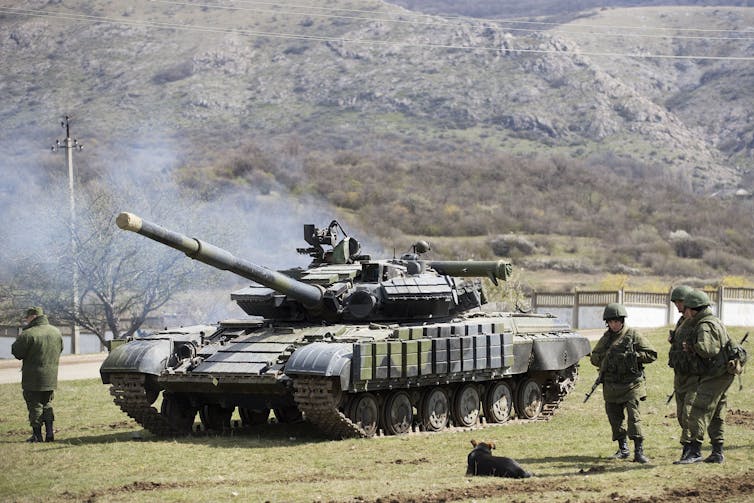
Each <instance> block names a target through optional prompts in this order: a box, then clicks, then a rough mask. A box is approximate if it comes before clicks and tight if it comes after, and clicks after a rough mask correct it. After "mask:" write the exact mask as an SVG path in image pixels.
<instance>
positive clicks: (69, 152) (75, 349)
mask: <svg viewBox="0 0 754 503" xmlns="http://www.w3.org/2000/svg"><path fill="white" fill-rule="evenodd" d="M60 125H61V126H62V127H63V129H65V140H63V144H61V143H60V140H55V145H53V146H52V151H53V152H57V151H58V150H59V149H61V148H64V149H65V158H66V163H67V164H68V202H69V206H70V212H71V214H70V217H71V227H70V232H71V271H72V278H71V279H72V281H73V299H72V300H73V303H72V306H71V307H72V316H71V354H74V355H75V354H78V353H80V351H81V348H80V345H79V336H80V333H79V326H78V325H77V324H76V316H77V314H78V312H79V272H78V266H77V265H76V256H77V251H78V250H77V246H76V200H75V198H74V196H73V151H74V149H75V150H82V149H83V148H84V147H83V145H80V144H79V142H78V140H76V139H71V123H70V117H68V116H67V115H66V116H65V119H64V120H62V121H61V122H60Z"/></svg>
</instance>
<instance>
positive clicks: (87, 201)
mask: <svg viewBox="0 0 754 503" xmlns="http://www.w3.org/2000/svg"><path fill="white" fill-rule="evenodd" d="M164 199H170V198H166V197H163V198H154V199H153V200H152V202H151V203H149V205H150V207H149V209H148V210H149V211H150V214H151V215H153V216H154V217H156V218H162V217H164V216H165V214H163V212H164V213H167V212H168V211H169V210H171V209H172V210H173V211H174V210H175V209H176V208H175V206H173V207H172V208H171V207H170V204H169V201H168V204H166V203H165V201H161V200H164ZM124 200H129V201H131V198H129V197H128V196H127V195H125V194H122V193H121V194H117V193H115V192H113V191H111V188H110V187H107V186H105V185H99V184H96V183H90V184H88V185H87V186H86V187H85V188H84V189H83V190H81V191H80V193H79V201H80V205H79V206H80V207H81V208H82V210H81V211H80V212H79V214H78V216H77V220H76V225H75V229H74V232H73V239H75V242H76V249H77V253H76V256H75V257H71V253H70V235H71V234H70V227H69V225H70V224H69V222H68V219H67V215H66V214H65V212H64V211H60V210H59V209H58V210H54V209H53V210H48V211H49V218H50V221H51V222H52V223H53V226H52V227H54V228H56V229H58V230H61V229H62V230H64V232H57V233H51V235H50V239H49V240H48V242H47V243H46V245H45V246H42V247H39V249H38V250H37V251H36V252H35V253H34V256H32V257H30V258H29V259H27V260H24V261H23V263H18V264H17V266H16V268H15V270H16V274H15V275H14V277H13V279H12V281H10V282H6V284H5V285H4V287H3V288H4V291H5V295H3V297H4V298H5V299H7V304H8V305H13V308H14V310H17V309H18V308H19V307H20V305H21V302H23V303H24V304H23V305H26V304H40V305H44V306H45V309H46V310H47V311H48V312H49V313H50V314H51V315H52V316H54V317H55V318H57V319H58V321H61V322H69V323H70V322H75V323H76V324H77V325H79V326H80V327H81V328H82V329H83V330H85V331H86V332H91V333H93V334H95V335H96V336H97V337H98V338H99V339H100V341H102V342H104V341H105V340H106V338H107V335H108V333H112V334H113V337H116V338H117V337H127V336H130V335H133V334H134V333H135V332H136V331H137V330H138V329H139V328H140V327H141V325H142V324H143V323H144V321H145V319H146V318H147V317H148V316H149V315H150V314H151V313H154V312H156V311H158V310H159V309H160V308H162V307H164V306H165V305H166V304H167V303H168V302H169V301H170V300H171V299H172V298H173V297H174V295H175V294H176V293H177V292H179V291H181V290H184V289H186V288H188V286H189V282H190V280H192V279H196V278H197V275H203V276H202V281H201V284H203V285H207V284H208V283H209V282H210V279H209V278H208V277H207V276H206V274H205V272H206V271H203V270H201V269H197V268H196V267H192V263H191V261H189V260H186V257H185V256H183V255H182V254H181V253H179V252H176V251H175V250H172V249H169V248H165V247H161V246H160V245H158V244H157V243H152V242H148V241H146V240H143V239H138V238H135V237H134V236H133V235H132V234H128V233H125V232H123V231H121V230H120V229H118V228H117V226H116V225H115V217H116V216H117V214H118V212H119V211H120V210H121V209H122V208H123V204H124V203H123V201H124ZM131 203H132V204H136V203H134V202H133V201H131ZM139 204H140V205H143V204H144V202H143V201H139ZM197 204H198V203H197ZM160 206H163V208H160ZM173 218H175V217H174V215H173ZM66 234H68V239H66V238H64V237H63V236H65V235H66ZM73 267H75V268H76V270H77V272H78V278H79V279H78V309H77V310H76V312H74V311H73V303H72V301H71V300H72V296H71V292H72V288H71V277H72V268H73ZM0 294H2V292H0ZM12 316H15V317H16V318H18V315H17V313H13V312H10V311H9V312H8V313H7V314H6V315H5V316H4V317H5V318H8V317H12Z"/></svg>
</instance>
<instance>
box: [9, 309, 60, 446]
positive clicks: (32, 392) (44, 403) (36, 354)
mask: <svg viewBox="0 0 754 503" xmlns="http://www.w3.org/2000/svg"><path fill="white" fill-rule="evenodd" d="M34 309H36V310H38V312H40V313H42V309H41V308H31V309H29V311H27V315H28V313H29V312H31V311H32V310H34ZM11 352H12V353H13V356H15V357H16V358H17V359H19V360H23V364H22V366H21V372H22V373H21V388H22V389H23V394H24V400H26V407H27V408H28V410H29V424H31V427H32V432H33V433H32V437H31V438H30V439H29V440H30V441H32V442H39V441H41V440H42V437H41V435H42V434H41V428H42V423H44V424H45V426H46V427H47V438H48V440H53V429H52V422H53V420H54V419H55V415H54V413H53V409H52V400H53V398H54V391H55V389H56V388H57V385H58V362H59V360H60V353H62V352H63V337H62V336H61V335H60V330H58V329H57V328H55V327H54V326H52V325H50V322H49V321H48V319H47V316H45V315H44V314H39V315H36V318H34V319H33V320H31V322H30V323H29V325H28V326H27V327H26V328H25V329H24V330H23V331H22V332H21V335H19V336H18V338H17V339H16V340H15V341H14V342H13V345H12V346H11Z"/></svg>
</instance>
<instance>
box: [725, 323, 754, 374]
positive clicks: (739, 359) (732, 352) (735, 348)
mask: <svg viewBox="0 0 754 503" xmlns="http://www.w3.org/2000/svg"><path fill="white" fill-rule="evenodd" d="M748 335H749V334H748V332H747V333H746V336H744V338H743V339H742V341H741V342H744V341H745V340H746V337H748ZM725 354H726V357H727V360H728V362H727V369H728V373H729V374H733V375H739V374H741V372H743V371H744V365H746V360H747V358H748V355H747V354H746V350H745V349H744V348H743V346H742V345H741V344H739V343H737V342H736V341H734V340H733V339H732V338H730V337H729V338H728V342H727V343H726V344H725Z"/></svg>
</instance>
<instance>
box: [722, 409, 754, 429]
mask: <svg viewBox="0 0 754 503" xmlns="http://www.w3.org/2000/svg"><path fill="white" fill-rule="evenodd" d="M725 422H726V423H728V424H736V425H738V426H744V427H746V428H749V429H753V430H754V412H750V411H748V410H741V409H736V410H732V409H728V413H727V414H726V415H725Z"/></svg>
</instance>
